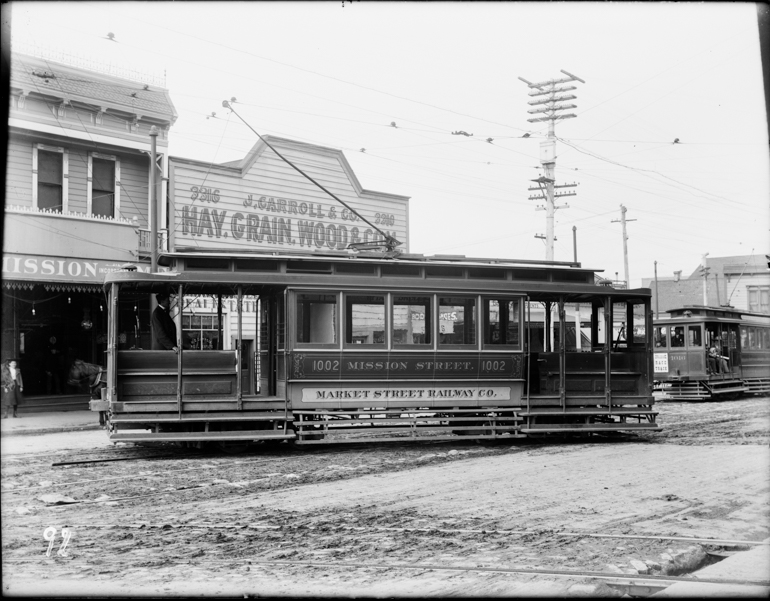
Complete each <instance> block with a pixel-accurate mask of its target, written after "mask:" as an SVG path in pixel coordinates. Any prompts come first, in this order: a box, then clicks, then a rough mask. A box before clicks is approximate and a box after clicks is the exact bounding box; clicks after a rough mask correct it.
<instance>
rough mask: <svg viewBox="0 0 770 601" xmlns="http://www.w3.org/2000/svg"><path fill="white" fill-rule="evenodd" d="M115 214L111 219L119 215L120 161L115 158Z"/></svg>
mask: <svg viewBox="0 0 770 601" xmlns="http://www.w3.org/2000/svg"><path fill="white" fill-rule="evenodd" d="M114 212H115V214H114V215H113V217H118V216H119V215H120V159H119V158H117V157H116V158H115V211H114Z"/></svg>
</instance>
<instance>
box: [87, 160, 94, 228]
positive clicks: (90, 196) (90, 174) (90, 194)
mask: <svg viewBox="0 0 770 601" xmlns="http://www.w3.org/2000/svg"><path fill="white" fill-rule="evenodd" d="M93 183H94V157H93V153H91V152H89V153H88V171H87V172H86V215H93V213H94V211H93V208H94V191H93Z"/></svg>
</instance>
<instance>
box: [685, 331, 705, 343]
mask: <svg viewBox="0 0 770 601" xmlns="http://www.w3.org/2000/svg"><path fill="white" fill-rule="evenodd" d="M687 331H688V332H689V336H688V338H687V344H688V346H690V347H702V346H703V340H702V335H701V329H700V326H689V327H688V328H687Z"/></svg>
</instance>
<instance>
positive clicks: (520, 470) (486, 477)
mask: <svg viewBox="0 0 770 601" xmlns="http://www.w3.org/2000/svg"><path fill="white" fill-rule="evenodd" d="M658 408H659V409H660V411H661V416H660V422H661V423H662V424H663V426H664V431H663V432H660V433H646V434H644V435H639V436H633V437H631V436H629V437H624V438H622V439H620V440H611V439H597V440H592V441H590V442H584V441H583V442H581V441H575V442H572V441H562V442H554V443H548V444H544V443H539V444H532V443H528V444H516V445H494V446H481V445H477V444H474V443H473V442H470V441H468V442H465V441H458V442H452V443H445V444H430V443H419V444H411V445H410V444H405V445H399V446H387V445H380V446H361V445H357V446H355V447H341V446H336V447H314V448H312V449H310V450H308V451H301V450H295V449H290V448H286V445H280V446H277V447H272V448H258V449H256V450H255V451H254V452H252V453H249V454H246V455H240V456H233V457H231V456H223V455H199V456H189V455H187V456H184V457H183V458H173V459H143V460H133V461H122V462H110V463H96V464H85V465H72V466H60V467H51V463H52V462H54V461H61V460H63V459H64V458H67V459H69V460H72V459H73V458H75V457H77V456H78V453H80V454H82V453H83V451H82V449H81V450H72V451H68V452H66V453H59V454H43V453H40V454H34V453H32V454H30V453H26V454H23V455H4V457H3V462H2V485H3V504H2V520H3V577H4V578H3V582H4V586H10V587H11V588H8V589H7V592H12V593H13V592H34V593H42V594H44V595H45V594H49V595H50V594H54V593H61V594H67V591H69V592H71V593H72V594H89V593H94V592H98V593H100V594H110V593H113V594H160V595H164V594H175V595H180V594H195V595H215V594H227V595H231V594H238V595H243V594H250V595H256V594H259V595H262V596H264V595H324V596H330V595H334V596H351V595H376V596H403V595H409V596H428V595H441V596H443V595H457V594H462V595H473V596H501V595H505V596H511V595H514V596H515V595H527V596H530V595H543V596H545V595H561V596H564V595H565V594H571V593H570V591H573V592H574V591H576V590H578V589H576V588H575V586H578V587H579V586H580V584H581V583H586V582H589V581H590V579H588V578H580V577H578V576H575V577H571V578H565V577H557V576H545V575H536V574H527V573H521V572H519V573H510V572H504V571H502V570H504V569H510V568H518V569H520V570H528V569H529V570H538V569H542V570H551V571H553V570H575V571H583V572H584V571H603V572H607V571H623V570H625V571H627V572H628V571H630V570H631V568H632V567H633V566H634V565H636V566H638V565H639V564H635V563H634V562H643V561H645V560H646V561H648V562H649V565H650V567H651V570H652V573H662V572H661V571H665V561H664V560H662V559H661V554H662V553H666V552H669V551H677V550H678V549H683V548H685V547H687V546H689V545H691V544H692V543H690V542H686V541H676V540H665V539H656V538H631V537H630V535H652V536H661V537H698V538H711V539H714V538H720V539H730V540H748V541H759V540H763V539H765V538H767V537H768V536H770V534H769V532H770V527H769V525H770V520H768V518H769V517H770V503H769V501H770V469H769V468H770V451H769V450H768V443H769V442H770V399H767V398H763V399H759V398H754V399H749V400H741V401H733V402H723V403H699V404H684V403H661V404H659V405H658ZM115 452H117V453H123V454H124V455H131V456H138V455H145V456H148V455H158V454H159V453H164V452H165V453H167V452H168V451H164V450H163V449H157V448H156V449H146V448H145V449H133V448H131V449H125V450H118V451H115ZM92 455H93V454H92ZM102 456H103V455H102ZM57 495H58V496H57ZM62 497H65V498H62ZM66 497H68V498H69V499H67V498H66ZM49 526H53V527H54V528H56V529H57V534H56V539H55V541H54V545H53V548H52V553H51V557H46V550H47V549H48V545H49V543H48V542H46V541H45V540H44V539H43V532H44V530H45V529H46V528H47V527H49ZM65 526H66V527H67V528H68V529H69V532H70V534H71V536H70V538H69V541H68V543H67V546H66V548H65V551H66V556H57V553H56V552H57V549H59V548H60V547H61V546H62V543H63V539H62V537H61V529H62V527H65ZM596 535H617V536H618V538H600V537H597V536H596ZM705 548H707V549H719V548H726V549H735V548H739V547H735V546H734V545H728V546H724V545H706V546H705ZM267 562H272V563H267ZM307 563H311V564H312V565H307ZM656 564H657V568H656ZM484 569H487V570H489V569H495V570H499V571H480V570H484Z"/></svg>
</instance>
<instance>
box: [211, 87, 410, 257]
mask: <svg viewBox="0 0 770 601" xmlns="http://www.w3.org/2000/svg"><path fill="white" fill-rule="evenodd" d="M232 102H235V99H234V98H233V99H232V101H231V102H228V101H227V100H224V101H222V106H224V107H225V108H229V109H230V110H231V111H232V112H233V113H235V116H236V117H238V118H239V119H240V120H241V121H243V123H244V124H245V125H246V127H248V128H249V129H250V130H251V131H253V132H254V133H255V134H256V136H257V137H258V138H259V139H260V140H262V142H264V143H265V145H266V146H267V147H268V148H270V150H272V151H273V152H274V153H275V154H276V155H278V158H280V159H281V160H282V161H284V162H285V163H286V164H288V165H289V166H290V167H291V168H292V169H294V170H295V171H297V172H298V173H299V174H300V175H302V176H303V177H305V178H306V179H308V180H309V181H311V182H312V183H313V184H315V185H316V186H317V187H318V188H320V189H321V190H323V191H324V192H326V193H327V194H328V195H329V196H331V197H332V198H333V199H334V200H336V201H337V202H338V203H340V204H341V205H342V206H344V207H345V208H346V209H348V210H349V211H351V212H352V213H353V214H355V215H357V216H358V217H359V219H361V221H363V222H364V223H366V224H367V225H369V226H370V227H371V228H372V229H374V230H376V231H377V232H379V233H380V235H382V236H383V238H384V239H385V245H386V247H387V248H388V250H389V251H392V250H394V249H395V247H396V246H399V245H401V244H403V242H400V241H399V240H397V239H396V238H394V237H393V236H391V235H389V234H386V233H385V232H383V231H382V230H381V229H380V228H378V227H377V226H376V225H374V224H373V223H372V222H371V221H369V220H368V219H366V217H364V216H363V215H361V214H360V213H359V212H358V211H356V210H355V209H353V208H352V207H351V206H350V205H348V204H347V203H346V202H344V201H343V200H340V199H339V198H337V196H335V195H334V194H332V193H331V192H329V190H327V189H326V188H324V187H323V186H322V185H321V184H319V183H318V182H317V181H315V180H314V179H313V178H312V177H310V176H309V175H308V174H307V173H305V172H304V171H302V169H300V168H299V167H297V166H296V165H295V164H294V163H292V162H291V161H290V160H289V159H287V158H285V157H284V156H283V155H282V154H281V153H280V152H278V151H277V150H276V149H275V148H274V147H273V145H272V144H270V142H268V141H267V140H266V139H265V138H263V137H262V136H261V135H259V133H258V132H257V130H255V129H254V128H253V127H251V125H249V124H248V123H247V122H246V121H245V120H244V118H243V117H241V116H240V115H239V114H238V112H237V111H236V110H235V109H234V108H233V107H232Z"/></svg>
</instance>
